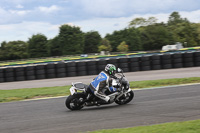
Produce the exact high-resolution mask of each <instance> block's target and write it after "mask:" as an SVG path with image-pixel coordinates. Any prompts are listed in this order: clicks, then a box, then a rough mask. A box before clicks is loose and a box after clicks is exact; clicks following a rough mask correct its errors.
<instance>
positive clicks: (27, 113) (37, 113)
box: [0, 85, 200, 133]
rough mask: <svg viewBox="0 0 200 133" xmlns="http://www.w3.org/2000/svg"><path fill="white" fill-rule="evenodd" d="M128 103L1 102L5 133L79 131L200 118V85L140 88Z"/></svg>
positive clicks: (0, 125)
mask: <svg viewBox="0 0 200 133" xmlns="http://www.w3.org/2000/svg"><path fill="white" fill-rule="evenodd" d="M134 92H135V98H134V100H133V101H131V102H130V103H129V104H127V105H121V106H119V105H116V104H111V105H106V106H100V107H90V108H87V107H85V108H83V109H82V110H80V111H70V110H68V109H67V108H66V107H65V105H64V102H65V98H54V99H46V100H36V101H20V102H10V103H0V132H1V133H64V132H66V133H77V132H86V131H93V130H98V129H112V128H125V127H134V126H141V125H152V124H158V123H166V122H174V121H186V120H195V119H200V104H199V103H200V100H199V99H200V85H188V86H176V87H165V88H156V89H145V90H137V91H134Z"/></svg>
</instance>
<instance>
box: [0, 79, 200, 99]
mask: <svg viewBox="0 0 200 133" xmlns="http://www.w3.org/2000/svg"><path fill="white" fill-rule="evenodd" d="M186 83H200V77H192V78H177V79H162V80H149V81H133V82H130V87H131V89H142V88H150V87H159V86H169V85H179V84H186ZM69 88H70V86H57V87H43V88H30V89H13V90H0V102H10V101H19V100H24V99H32V98H36V97H54V96H65V95H69Z"/></svg>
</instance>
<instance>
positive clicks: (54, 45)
mask: <svg viewBox="0 0 200 133" xmlns="http://www.w3.org/2000/svg"><path fill="white" fill-rule="evenodd" d="M47 47H48V54H49V55H51V56H61V55H62V48H61V45H59V43H58V36H56V37H54V38H53V39H50V40H49V41H48V43H47Z"/></svg>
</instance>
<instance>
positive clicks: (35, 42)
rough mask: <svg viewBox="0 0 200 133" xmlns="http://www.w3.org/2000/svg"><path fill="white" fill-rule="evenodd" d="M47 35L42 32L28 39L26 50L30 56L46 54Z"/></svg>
mask: <svg viewBox="0 0 200 133" xmlns="http://www.w3.org/2000/svg"><path fill="white" fill-rule="evenodd" d="M47 42H48V41H47V37H46V36H45V35H43V34H36V35H32V37H31V38H29V40H28V44H29V47H28V52H29V56H30V57H31V58H32V57H33V58H36V57H46V56H48V49H47Z"/></svg>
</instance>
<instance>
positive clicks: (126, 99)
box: [115, 91, 134, 105]
mask: <svg viewBox="0 0 200 133" xmlns="http://www.w3.org/2000/svg"><path fill="white" fill-rule="evenodd" d="M133 97H134V92H133V91H130V92H128V93H126V95H122V96H121V97H120V98H119V100H116V101H115V103H117V104H119V105H123V104H127V103H129V102H130V101H131V100H132V99H133Z"/></svg>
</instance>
